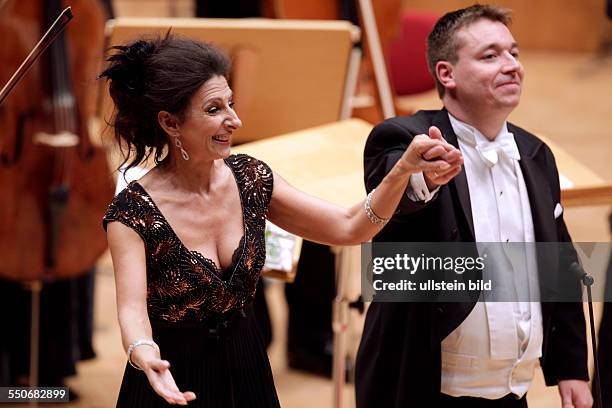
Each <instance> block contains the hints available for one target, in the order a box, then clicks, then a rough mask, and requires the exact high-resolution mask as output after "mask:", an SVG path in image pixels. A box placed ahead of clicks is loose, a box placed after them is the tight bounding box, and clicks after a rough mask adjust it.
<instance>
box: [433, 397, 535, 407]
mask: <svg viewBox="0 0 612 408" xmlns="http://www.w3.org/2000/svg"><path fill="white" fill-rule="evenodd" d="M438 407H439V408H527V397H526V396H523V398H521V399H516V396H515V395H514V394H508V395H506V396H505V397H503V398H500V399H496V400H490V399H486V398H475V397H451V396H450V395H446V394H440V403H439V405H438Z"/></svg>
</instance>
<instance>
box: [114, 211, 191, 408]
mask: <svg viewBox="0 0 612 408" xmlns="http://www.w3.org/2000/svg"><path fill="white" fill-rule="evenodd" d="M107 239H108V247H109V249H110V252H111V257H112V258H113V268H114V270H115V286H116V289H117V314H118V317H119V327H120V328H121V339H122V341H123V348H124V350H126V351H127V350H128V348H129V347H130V345H135V344H138V345H137V346H136V347H133V350H132V353H131V358H130V360H131V362H132V363H133V364H134V365H136V366H137V367H139V368H140V369H142V370H143V371H144V374H146V376H147V378H148V380H149V383H150V384H151V386H152V387H153V389H154V390H155V392H156V393H157V394H159V395H160V396H161V397H162V398H164V399H165V400H166V401H167V402H169V403H171V404H179V405H187V401H191V400H193V399H195V398H196V396H195V394H194V393H193V392H181V391H180V390H179V389H178V387H177V386H176V383H175V382H174V379H173V378H172V375H171V374H170V370H169V367H170V364H169V363H168V361H166V360H162V359H161V357H160V351H159V348H158V347H157V346H156V345H155V346H154V343H153V337H152V330H151V322H150V321H149V315H148V313H147V278H146V257H145V248H144V243H143V242H142V239H141V238H140V236H139V235H138V234H137V233H136V232H135V231H133V230H132V229H130V228H129V227H127V226H125V225H123V224H121V223H120V222H111V223H109V224H108V228H107Z"/></svg>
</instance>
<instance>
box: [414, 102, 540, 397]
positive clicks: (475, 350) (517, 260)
mask: <svg viewBox="0 0 612 408" xmlns="http://www.w3.org/2000/svg"><path fill="white" fill-rule="evenodd" d="M449 118H450V121H451V125H452V127H453V130H454V132H455V134H456V135H457V139H458V142H459V148H460V149H461V152H462V154H463V159H464V170H465V172H466V177H467V183H468V189H469V193H470V203H471V206H472V214H473V221H474V233H475V238H476V242H477V248H478V252H479V255H480V256H483V254H484V253H487V259H488V261H487V262H486V264H487V269H485V271H484V272H483V273H484V279H485V280H486V279H492V281H493V288H494V291H498V292H503V293H505V294H506V295H505V299H508V298H509V297H511V298H512V299H519V300H522V301H521V302H486V301H482V302H478V303H477V304H476V305H475V307H474V309H473V310H472V312H471V313H470V314H469V315H468V317H467V318H466V319H465V320H464V321H463V322H462V323H461V324H460V325H459V326H458V327H457V328H456V329H455V330H454V331H453V332H452V333H450V334H449V335H448V336H447V337H446V338H445V339H444V340H443V341H442V345H441V346H442V377H441V380H442V382H441V391H442V392H443V393H444V394H448V395H451V396H454V397H460V396H470V397H480V398H487V399H497V398H501V397H503V396H505V395H507V394H509V393H514V394H516V395H517V396H519V397H522V396H523V395H524V394H525V393H526V392H527V390H528V389H529V386H530V384H531V381H532V379H533V373H534V368H535V366H536V364H537V360H538V358H539V357H540V356H541V354H542V352H541V349H542V337H543V332H542V312H541V308H540V304H539V303H537V302H527V301H525V300H528V299H530V298H531V299H533V296H535V295H536V294H537V293H538V290H539V289H538V281H537V265H536V263H535V262H536V261H535V256H534V254H533V247H532V246H528V245H525V244H521V243H526V242H534V241H535V236H534V229H533V221H532V215H531V208H530V206H529V196H528V194H527V189H526V186H525V181H524V179H523V174H522V172H521V168H520V165H519V160H520V156H519V153H518V148H517V147H516V143H515V141H514V136H513V135H512V133H510V132H508V129H507V126H506V124H505V123H504V125H503V127H502V129H501V130H500V133H499V134H498V135H497V137H496V138H495V139H494V140H493V141H489V140H488V139H487V138H486V137H485V136H484V135H482V134H481V133H480V132H479V131H478V130H477V129H475V128H473V127H472V126H470V125H468V124H466V123H463V122H461V121H459V120H458V119H456V118H454V117H453V116H452V115H450V114H449ZM410 185H411V189H409V191H408V195H409V197H410V198H412V199H415V198H416V199H419V200H422V201H428V200H430V199H432V198H433V196H434V195H435V193H436V191H433V192H429V191H428V189H427V186H426V185H425V183H424V179H423V177H422V175H420V177H419V175H416V176H415V177H412V178H411V182H410ZM492 242H495V243H498V244H496V245H494V246H492V245H490V244H487V243H492ZM499 243H508V245H503V244H502V245H500V244H499ZM510 255H512V256H510ZM530 296H531V297H530Z"/></svg>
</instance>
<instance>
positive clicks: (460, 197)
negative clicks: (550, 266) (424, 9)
mask: <svg viewBox="0 0 612 408" xmlns="http://www.w3.org/2000/svg"><path fill="white" fill-rule="evenodd" d="M509 22H510V17H509V14H508V12H507V11H505V10H503V9H500V8H497V7H494V6H484V5H474V6H471V7H468V8H465V9H461V10H458V11H455V12H451V13H448V14H446V15H445V16H443V17H442V18H441V19H440V20H439V21H438V22H437V24H436V26H435V27H434V29H433V31H432V33H431V34H430V35H429V38H428V55H427V56H428V63H429V67H430V70H431V72H432V74H433V75H434V78H435V79H436V84H437V88H438V93H439V95H440V98H441V100H442V102H443V104H444V109H442V110H440V111H420V112H417V113H416V114H415V115H414V116H411V117H398V118H393V119H390V120H387V121H385V122H383V123H382V124H380V125H378V126H376V128H375V129H374V130H373V131H372V133H371V135H370V137H369V139H368V142H367V144H366V148H365V180H366V186H367V189H368V190H371V189H372V188H373V187H375V186H376V185H377V184H378V182H379V181H380V180H381V179H382V177H384V175H385V174H386V172H387V171H388V170H389V169H390V168H391V167H392V166H393V163H395V162H396V161H397V160H398V158H399V157H400V156H401V153H402V152H403V151H404V150H405V149H406V146H407V145H408V144H410V143H411V141H412V139H413V137H414V136H416V135H419V134H424V133H425V134H427V133H428V134H429V135H430V137H439V134H440V133H441V134H442V135H443V137H444V138H445V139H446V140H447V141H448V142H449V143H451V144H453V145H454V146H456V147H458V148H459V149H460V150H461V152H462V155H463V159H464V168H463V171H461V172H460V173H459V174H458V175H456V174H455V173H453V170H450V171H449V172H447V173H441V174H436V173H425V174H419V175H413V177H412V178H411V182H410V186H409V188H408V190H407V193H406V197H405V198H404V199H403V200H402V202H401V203H400V205H399V207H398V211H397V213H396V214H395V216H394V217H393V218H392V219H391V221H390V222H389V223H388V225H387V226H386V227H385V228H384V229H383V230H382V231H381V233H380V234H379V235H378V236H377V237H376V238H375V241H404V242H407V241H415V242H440V241H448V242H492V241H494V242H563V241H570V237H569V234H568V232H567V229H566V227H565V223H564V221H563V215H562V208H561V206H560V204H559V202H560V191H559V177H558V173H557V169H556V166H555V161H554V158H553V155H552V153H551V151H550V149H549V148H548V147H547V146H546V145H545V144H544V143H543V142H542V141H540V140H539V139H538V138H536V137H535V136H534V135H532V134H530V133H528V132H526V131H525V130H523V129H521V128H519V127H516V126H514V125H512V124H510V123H507V122H506V119H507V117H508V115H509V114H510V112H512V110H513V109H514V108H515V107H516V106H517V105H518V103H519V100H520V94H521V87H522V81H523V76H524V71H523V67H522V65H521V63H520V62H519V59H518V46H517V44H516V42H515V41H514V38H513V37H512V34H511V33H510V31H509V30H508V27H507V25H508V24H509ZM539 266H540V265H538V266H536V270H538V267H539ZM539 269H540V270H538V272H541V269H542V268H539ZM557 269H559V268H557ZM561 269H563V268H561ZM566 269H567V265H566ZM525 304H526V305H528V306H527V308H526V309H525ZM494 305H495V306H494V307H488V306H487V304H486V303H484V302H482V303H481V302H479V303H475V302H471V303H436V304H433V303H376V302H374V303H372V305H371V307H370V309H369V311H368V315H367V319H366V323H365V328H364V333H363V337H362V341H361V345H360V348H359V353H358V356H357V367H356V370H357V373H356V393H357V406H358V407H359V408H364V407H381V408H388V407H397V408H400V407H402V408H407V407H470V408H472V407H526V406H527V402H526V397H525V394H526V392H527V389H528V388H529V386H530V384H531V381H532V378H533V372H534V369H535V366H536V363H537V361H538V358H539V359H540V362H541V364H542V367H543V370H544V375H545V378H546V382H547V384H548V385H554V384H556V385H558V387H559V392H560V394H561V399H562V402H563V407H564V408H566V407H576V408H583V407H591V405H592V398H591V394H590V391H589V388H588V383H587V380H588V371H587V351H586V339H585V322H584V315H583V310H582V305H581V304H579V303H531V304H530V303H519V302H513V303H511V302H506V303H495V304H494ZM529 305H531V306H529ZM489 306H490V305H489ZM508 316H510V317H509V318H506V317H508ZM500 333H502V335H500ZM540 357H541V358H540Z"/></svg>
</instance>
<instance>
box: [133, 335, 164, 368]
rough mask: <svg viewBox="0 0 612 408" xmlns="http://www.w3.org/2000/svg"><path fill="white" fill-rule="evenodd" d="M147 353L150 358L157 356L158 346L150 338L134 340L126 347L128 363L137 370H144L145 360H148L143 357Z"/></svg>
mask: <svg viewBox="0 0 612 408" xmlns="http://www.w3.org/2000/svg"><path fill="white" fill-rule="evenodd" d="M147 354H148V355H150V356H151V357H152V358H157V357H158V356H159V346H158V345H157V344H156V343H155V342H154V341H153V340H150V339H139V340H136V341H134V342H133V343H131V344H130V346H129V347H128V350H127V357H128V363H130V365H131V366H132V367H134V368H135V369H137V370H144V369H145V368H146V362H147V361H148V360H149V359H147V358H145V356H146V355H147Z"/></svg>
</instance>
